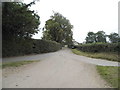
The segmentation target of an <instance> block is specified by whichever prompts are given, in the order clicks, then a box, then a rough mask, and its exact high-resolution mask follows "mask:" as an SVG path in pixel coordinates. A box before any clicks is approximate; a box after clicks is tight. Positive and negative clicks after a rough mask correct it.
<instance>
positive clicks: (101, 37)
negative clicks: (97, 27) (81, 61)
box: [85, 31, 106, 43]
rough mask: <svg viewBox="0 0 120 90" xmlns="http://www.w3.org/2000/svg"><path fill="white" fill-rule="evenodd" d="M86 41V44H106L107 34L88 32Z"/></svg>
mask: <svg viewBox="0 0 120 90" xmlns="http://www.w3.org/2000/svg"><path fill="white" fill-rule="evenodd" d="M85 40H86V43H95V42H106V34H105V32H104V31H98V32H97V33H94V32H88V34H87V37H86V38H85Z"/></svg>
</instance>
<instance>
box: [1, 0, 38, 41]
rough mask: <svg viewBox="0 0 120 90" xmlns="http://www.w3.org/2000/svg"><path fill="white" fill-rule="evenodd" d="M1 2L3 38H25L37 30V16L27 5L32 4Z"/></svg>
mask: <svg viewBox="0 0 120 90" xmlns="http://www.w3.org/2000/svg"><path fill="white" fill-rule="evenodd" d="M34 3H35V2H31V3H30V4H27V5H26V4H23V3H18V2H3V5H2V37H3V40H10V39H12V40H13V39H16V38H17V39H18V38H20V39H26V38H31V37H32V35H34V34H35V33H37V32H38V27H39V24H40V21H39V18H40V17H39V16H38V15H37V14H36V13H35V12H34V11H31V10H30V9H29V8H28V7H29V6H31V5H32V4H34Z"/></svg>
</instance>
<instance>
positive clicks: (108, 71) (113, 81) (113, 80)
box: [97, 66, 120, 88]
mask: <svg viewBox="0 0 120 90" xmlns="http://www.w3.org/2000/svg"><path fill="white" fill-rule="evenodd" d="M118 70H120V67H113V66H97V71H98V73H99V74H100V75H101V77H103V78H104V79H105V80H106V81H107V82H108V83H109V84H110V85H111V86H112V87H114V88H118V85H119V84H118V83H119V82H120V76H119V75H118Z"/></svg>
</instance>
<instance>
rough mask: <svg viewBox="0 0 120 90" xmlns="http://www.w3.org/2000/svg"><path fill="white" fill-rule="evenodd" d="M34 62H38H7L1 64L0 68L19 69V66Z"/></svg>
mask: <svg viewBox="0 0 120 90" xmlns="http://www.w3.org/2000/svg"><path fill="white" fill-rule="evenodd" d="M34 62H39V60H35V61H17V62H7V63H3V64H2V68H3V69H4V68H6V67H19V66H22V65H26V64H30V63H34Z"/></svg>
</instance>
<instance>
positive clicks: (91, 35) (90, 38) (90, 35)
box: [85, 32, 96, 43]
mask: <svg viewBox="0 0 120 90" xmlns="http://www.w3.org/2000/svg"><path fill="white" fill-rule="evenodd" d="M85 40H86V43H94V42H96V35H95V33H94V32H88V34H87V37H86V39H85Z"/></svg>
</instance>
